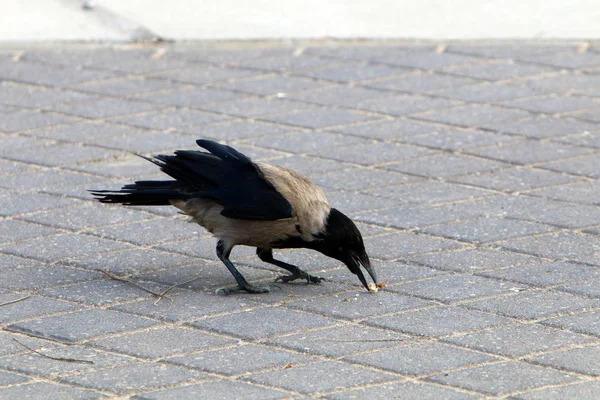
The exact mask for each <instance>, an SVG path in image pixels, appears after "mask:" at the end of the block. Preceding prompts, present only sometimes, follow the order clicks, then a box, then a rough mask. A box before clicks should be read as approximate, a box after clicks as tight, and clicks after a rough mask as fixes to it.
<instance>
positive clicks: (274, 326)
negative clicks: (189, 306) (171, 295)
mask: <svg viewBox="0 0 600 400" xmlns="http://www.w3.org/2000/svg"><path fill="white" fill-rule="evenodd" d="M263 321H269V324H264V322H263ZM334 321H335V320H333V319H331V318H328V317H324V316H321V315H314V314H309V313H304V312H300V311H295V310H290V309H287V308H280V307H268V308H261V309H257V310H251V311H244V312H240V313H235V314H229V315H224V316H220V317H214V318H208V319H201V320H198V321H195V322H194V323H193V325H194V326H195V327H197V328H200V329H207V330H211V331H216V332H219V333H227V334H230V335H234V336H237V337H241V338H244V339H265V338H268V337H271V336H275V335H283V334H285V333H293V332H296V331H299V330H302V329H309V328H317V327H322V326H327V325H331V324H332V323H334Z"/></svg>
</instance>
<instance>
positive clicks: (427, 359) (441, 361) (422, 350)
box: [344, 343, 498, 375]
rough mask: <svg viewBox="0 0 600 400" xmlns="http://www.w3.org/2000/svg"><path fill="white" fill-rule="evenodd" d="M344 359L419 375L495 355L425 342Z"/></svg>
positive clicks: (477, 361) (470, 363)
mask: <svg viewBox="0 0 600 400" xmlns="http://www.w3.org/2000/svg"><path fill="white" fill-rule="evenodd" d="M344 360H345V361H350V362H355V363H358V364H362V365H367V366H371V367H375V368H378V369H383V370H386V371H391V372H396V373H399V374H408V375H422V374H432V373H436V372H439V371H444V370H449V369H456V368H461V367H465V366H468V365H472V364H481V363H486V362H489V361H496V360H498V358H496V357H494V356H490V355H487V354H481V353H476V352H474V351H470V350H466V349H459V348H456V347H453V346H447V345H444V344H440V343H425V344H416V345H409V346H405V347H400V348H395V349H385V350H379V351H375V352H372V353H367V354H359V355H356V356H350V357H345V358H344Z"/></svg>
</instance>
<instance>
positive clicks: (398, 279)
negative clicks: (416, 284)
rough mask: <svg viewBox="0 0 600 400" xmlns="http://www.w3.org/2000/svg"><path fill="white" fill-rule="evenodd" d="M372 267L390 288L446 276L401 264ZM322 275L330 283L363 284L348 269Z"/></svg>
mask: <svg viewBox="0 0 600 400" xmlns="http://www.w3.org/2000/svg"><path fill="white" fill-rule="evenodd" d="M371 265H372V266H373V267H374V268H376V270H377V274H378V276H380V277H381V278H380V282H383V283H385V284H386V285H388V286H389V285H392V284H395V283H402V282H405V281H411V280H415V279H422V278H428V277H432V276H436V275H440V274H444V272H441V271H437V270H435V269H431V268H427V267H423V266H416V265H408V264H403V263H399V262H385V261H382V262H377V263H375V262H372V263H371ZM321 275H323V276H324V278H326V279H327V280H328V281H329V280H333V281H336V282H344V283H346V284H351V285H357V286H362V285H361V283H360V282H359V281H358V280H357V279H356V276H354V275H353V274H350V273H348V269H347V268H338V269H335V270H328V271H326V272H324V273H322V274H321Z"/></svg>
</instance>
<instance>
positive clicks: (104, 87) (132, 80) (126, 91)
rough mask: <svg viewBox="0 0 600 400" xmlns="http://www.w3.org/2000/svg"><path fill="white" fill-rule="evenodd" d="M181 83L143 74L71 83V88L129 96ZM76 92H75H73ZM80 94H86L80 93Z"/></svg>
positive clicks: (169, 87) (174, 86)
mask: <svg viewBox="0 0 600 400" xmlns="http://www.w3.org/2000/svg"><path fill="white" fill-rule="evenodd" d="M181 86H182V85H181V84H179V83H176V82H172V81H168V80H164V79H153V78H149V77H145V76H139V77H128V78H125V79H108V80H103V81H96V82H87V83H82V84H78V85H72V86H71V88H73V89H76V90H79V91H84V92H89V93H99V94H103V95H107V96H131V95H134V94H139V93H147V92H157V91H159V90H168V89H176V88H179V87H181ZM74 93H77V92H74ZM80 96H88V97H89V95H86V94H83V93H81V94H80Z"/></svg>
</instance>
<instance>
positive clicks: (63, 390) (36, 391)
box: [2, 382, 106, 400]
mask: <svg viewBox="0 0 600 400" xmlns="http://www.w3.org/2000/svg"><path fill="white" fill-rule="evenodd" d="M2 395H3V396H7V398H12V399H18V398H30V399H35V398H43V399H47V400H64V399H85V400H91V399H105V398H106V396H104V395H102V394H100V393H96V392H92V391H88V390H83V389H79V388H74V387H71V386H64V385H58V384H55V383H50V382H32V383H28V384H25V385H17V386H11V387H8V388H3V389H2Z"/></svg>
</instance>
